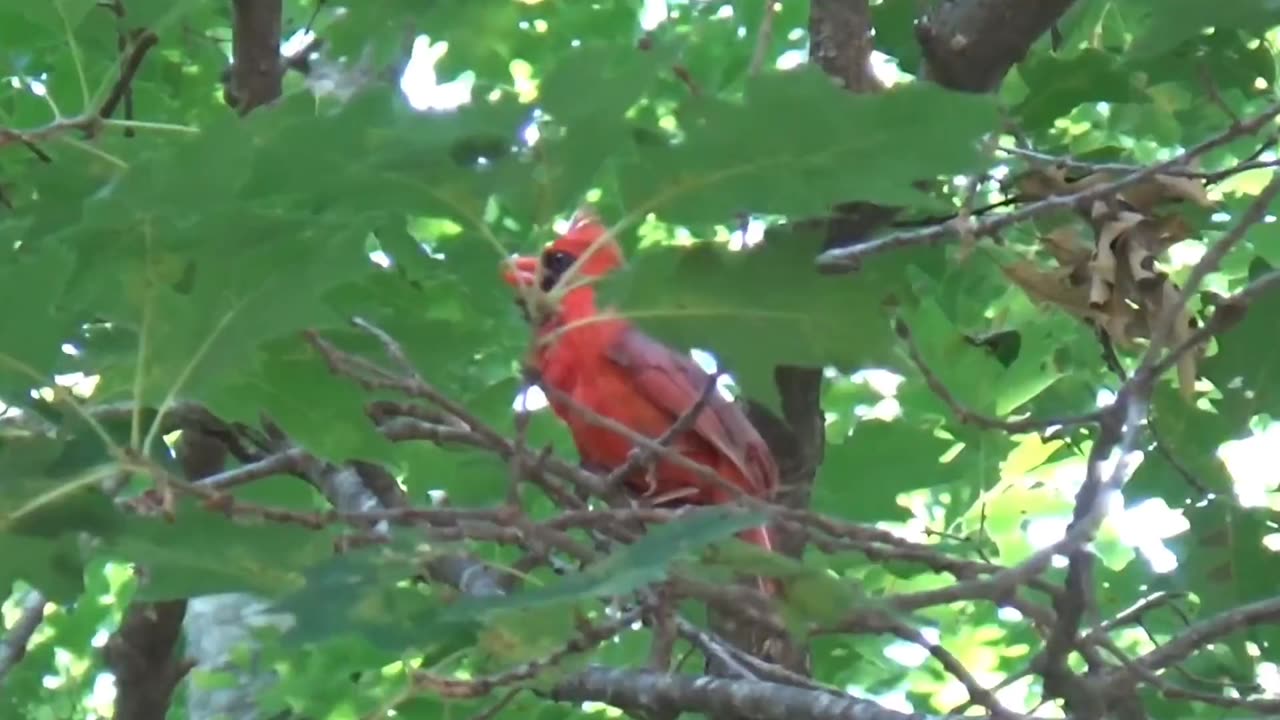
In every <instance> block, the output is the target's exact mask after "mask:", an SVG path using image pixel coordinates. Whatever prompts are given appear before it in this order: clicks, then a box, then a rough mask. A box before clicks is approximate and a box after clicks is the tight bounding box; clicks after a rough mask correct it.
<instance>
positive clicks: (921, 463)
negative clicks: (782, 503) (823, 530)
mask: <svg viewBox="0 0 1280 720" xmlns="http://www.w3.org/2000/svg"><path fill="white" fill-rule="evenodd" d="M950 446H951V443H950V442H948V441H946V440H943V439H941V438H939V437H937V436H936V435H935V434H934V433H933V432H931V431H929V430H925V429H921V428H918V427H914V426H912V425H909V424H907V423H905V422H901V421H893V422H885V421H881V420H865V421H863V422H860V423H858V424H857V425H856V426H854V429H853V434H851V435H850V436H849V437H847V438H845V439H844V441H843V442H842V443H840V444H838V445H831V446H828V447H827V450H826V457H825V458H824V460H823V463H822V467H821V468H820V469H819V471H818V478H817V480H816V481H815V482H814V490H813V493H814V496H813V502H814V505H815V507H821V508H824V509H825V510H826V511H827V512H830V513H832V514H834V515H837V516H840V517H845V518H849V519H851V520H888V519H898V518H901V517H903V516H904V515H905V513H906V510H905V509H904V508H903V507H901V506H900V505H898V503H897V498H898V495H899V494H901V493H904V492H907V491H908V490H914V489H917V488H922V487H931V486H934V485H940V484H942V483H946V482H950V481H951V480H952V479H953V478H951V477H950V476H949V475H948V473H947V466H945V465H941V464H940V458H941V456H942V454H943V453H944V452H945V451H946V450H947V448H949V447H950Z"/></svg>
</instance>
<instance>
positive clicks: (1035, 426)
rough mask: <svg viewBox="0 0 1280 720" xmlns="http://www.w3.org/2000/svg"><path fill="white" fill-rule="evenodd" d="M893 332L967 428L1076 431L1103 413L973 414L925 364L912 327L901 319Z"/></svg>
mask: <svg viewBox="0 0 1280 720" xmlns="http://www.w3.org/2000/svg"><path fill="white" fill-rule="evenodd" d="M893 330H894V332H895V333H897V335H898V337H899V338H901V339H902V341H903V343H905V344H906V346H907V355H908V356H909V357H910V358H911V362H912V364H914V365H915V366H916V369H917V370H919V371H920V374H921V375H922V376H923V377H924V381H925V383H926V384H928V386H929V389H930V390H932V391H933V393H934V394H935V395H937V396H938V399H940V400H942V402H944V403H946V405H947V407H948V408H950V409H951V412H953V413H955V415H956V419H958V420H959V421H960V422H962V423H964V424H966V425H974V426H976V427H980V428H983V429H985V430H1003V431H1005V432H1008V433H1024V432H1032V431H1039V430H1046V429H1048V428H1054V427H1075V426H1077V425H1088V424H1090V423H1095V422H1097V421H1098V420H1099V419H1100V418H1101V416H1102V412H1101V411H1099V410H1095V411H1093V412H1090V413H1085V414H1083V415H1071V416H1066V417H1053V418H1035V417H1028V418H1023V419H1021V420H1001V419H999V418H993V417H988V416H986V415H983V414H981V413H978V412H974V411H973V410H970V409H969V408H967V407H965V406H964V405H963V404H961V403H960V401H959V400H958V399H957V398H956V396H955V395H954V394H953V393H952V392H951V390H950V389H949V388H947V386H946V385H945V384H944V383H943V382H942V380H941V378H939V377H938V375H937V373H935V372H934V371H933V369H932V368H931V367H930V366H929V364H928V363H927V362H925V359H924V356H923V355H922V354H921V352H920V346H919V344H917V343H916V340H915V336H914V334H913V333H912V332H911V328H910V326H908V325H907V323H906V321H904V320H902V319H901V318H895V319H894V321H893Z"/></svg>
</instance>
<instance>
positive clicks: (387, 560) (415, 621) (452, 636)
mask: <svg viewBox="0 0 1280 720" xmlns="http://www.w3.org/2000/svg"><path fill="white" fill-rule="evenodd" d="M415 572H416V571H415V569H414V565H413V563H411V562H410V561H408V560H406V559H405V558H404V557H403V556H399V555H392V554H388V553H385V552H382V551H381V550H378V549H374V550H361V551H355V552H349V553H345V554H342V555H338V556H336V557H333V558H331V559H329V560H326V561H325V562H322V563H318V564H315V565H313V566H311V567H309V568H307V569H306V570H305V571H304V572H303V573H302V575H301V576H302V577H303V578H305V584H302V583H300V584H299V585H298V586H294V587H293V588H292V589H291V590H292V591H291V592H288V593H286V594H285V595H284V596H283V597H281V598H280V599H279V600H278V601H277V602H276V603H275V606H276V607H277V608H279V609H280V610H282V611H285V612H288V613H290V614H292V615H293V616H294V619H295V625H294V626H293V627H292V628H290V629H289V631H288V632H287V633H286V635H285V637H284V641H285V642H287V643H289V644H291V645H293V646H302V647H306V646H310V645H313V644H315V643H317V642H320V641H324V640H328V639H329V638H332V637H335V636H347V635H352V634H354V635H357V636H358V637H360V638H363V639H364V640H366V641H368V642H369V643H371V644H372V645H373V646H374V647H375V648H377V649H379V650H381V651H382V652H383V653H385V655H386V659H387V660H388V661H389V660H391V659H393V658H394V657H396V656H398V655H400V654H401V653H402V652H403V651H404V650H406V649H408V648H413V649H414V650H415V651H417V652H419V653H425V654H426V655H428V656H431V655H438V656H441V657H443V656H447V655H449V654H451V653H452V652H456V651H457V650H459V649H462V648H464V647H467V646H471V645H474V643H475V640H476V637H477V634H476V633H477V631H478V630H479V628H480V626H479V625H478V624H477V623H476V622H474V621H473V620H472V619H469V618H465V617H463V618H458V617H452V618H449V617H446V616H445V615H446V612H447V606H446V605H444V604H443V603H442V601H441V598H440V597H438V596H435V595H427V594H425V593H423V592H422V591H421V590H420V589H419V588H418V587H415V586H405V585H404V584H402V583H401V581H403V580H404V579H406V578H408V577H411V576H412V575H413V574H414V573H415Z"/></svg>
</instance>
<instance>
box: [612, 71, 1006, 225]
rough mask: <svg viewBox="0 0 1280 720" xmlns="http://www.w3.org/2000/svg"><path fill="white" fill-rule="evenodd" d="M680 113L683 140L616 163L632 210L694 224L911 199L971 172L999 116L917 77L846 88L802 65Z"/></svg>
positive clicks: (986, 101) (982, 103) (973, 98)
mask: <svg viewBox="0 0 1280 720" xmlns="http://www.w3.org/2000/svg"><path fill="white" fill-rule="evenodd" d="M680 121H681V126H682V128H683V130H684V132H685V139H684V140H683V142H681V143H679V144H677V145H673V146H671V147H669V148H665V149H662V148H650V149H646V150H645V151H644V152H643V153H638V156H637V157H634V158H631V159H629V160H624V161H622V162H620V163H619V165H618V173H619V183H620V186H621V192H622V197H623V202H624V203H625V205H626V207H627V209H628V210H629V211H631V212H633V213H643V212H648V211H659V212H661V214H662V217H663V219H664V220H667V221H669V222H679V223H687V224H695V223H703V222H724V221H725V219H726V218H731V217H733V216H735V215H736V214H738V213H741V212H744V211H747V210H750V211H752V212H759V213H770V214H780V215H793V216H818V215H822V214H825V213H826V212H827V211H828V210H829V209H830V208H831V206H832V205H834V204H837V203H840V202H844V201H847V200H848V199H849V198H858V199H860V200H863V201H866V202H879V203H885V204H905V205H920V204H922V203H927V202H928V199H927V197H926V196H924V195H922V194H921V193H920V192H919V191H917V190H915V189H913V187H912V183H913V182H916V181H918V180H920V179H921V178H922V177H929V176H933V175H939V174H948V173H959V172H964V171H966V170H968V169H971V168H972V167H973V165H974V164H975V163H976V162H978V160H979V159H980V158H981V154H980V152H979V148H978V140H979V138H980V137H981V136H982V135H983V134H984V133H987V132H989V131H991V130H993V129H994V128H995V126H996V123H997V113H996V109H995V104H994V102H993V100H992V99H991V98H989V97H987V96H985V95H974V94H966V93H956V92H950V91H946V90H942V89H939V88H937V87H936V86H933V85H928V84H922V83H913V84H909V85H905V86H899V87H895V88H893V89H891V90H889V91H887V92H884V93H874V94H865V95H860V94H854V93H849V92H847V91H845V90H843V89H841V88H839V87H837V86H836V85H835V84H833V83H832V81H831V80H830V79H829V78H828V77H826V76H825V75H823V74H822V73H821V72H820V71H818V70H817V69H815V68H811V67H806V68H803V69H800V70H795V71H790V72H786V73H765V74H762V75H761V76H759V77H757V78H754V79H753V80H751V81H750V82H749V83H748V85H747V98H746V101H745V102H743V103H732V102H729V101H723V100H715V99H710V98H707V99H705V100H703V101H700V102H698V103H696V104H692V103H691V104H690V105H689V107H688V109H687V111H686V112H685V113H684V114H682V116H681V118H680ZM784 127H785V128H787V130H786V131H785V132H783V131H780V130H779V128H784ZM850 128H857V131H851V130H850ZM908 146H909V147H911V148H912V151H911V152H910V153H903V152H902V151H901V149H902V148H903V147H908Z"/></svg>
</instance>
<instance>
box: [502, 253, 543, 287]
mask: <svg viewBox="0 0 1280 720" xmlns="http://www.w3.org/2000/svg"><path fill="white" fill-rule="evenodd" d="M500 268H501V270H502V279H503V280H505V281H506V283H507V284H508V285H510V286H511V287H515V288H520V287H533V285H534V283H536V282H537V280H538V258H536V257H523V256H517V257H514V258H511V259H509V260H503V261H502V264H501V265H500Z"/></svg>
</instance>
